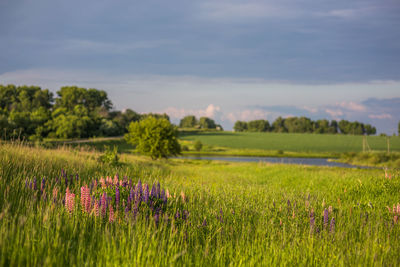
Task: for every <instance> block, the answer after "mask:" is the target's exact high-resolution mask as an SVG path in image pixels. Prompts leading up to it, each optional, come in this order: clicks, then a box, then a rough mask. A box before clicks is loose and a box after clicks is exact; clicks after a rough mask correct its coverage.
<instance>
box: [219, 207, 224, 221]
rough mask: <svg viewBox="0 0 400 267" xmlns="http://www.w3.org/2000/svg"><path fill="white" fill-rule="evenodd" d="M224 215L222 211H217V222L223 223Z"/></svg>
mask: <svg viewBox="0 0 400 267" xmlns="http://www.w3.org/2000/svg"><path fill="white" fill-rule="evenodd" d="M223 217H224V213H223V212H222V209H219V221H220V222H221V223H223V222H224V218H223Z"/></svg>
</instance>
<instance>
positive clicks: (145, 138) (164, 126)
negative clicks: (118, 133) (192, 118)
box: [125, 116, 181, 159]
mask: <svg viewBox="0 0 400 267" xmlns="http://www.w3.org/2000/svg"><path fill="white" fill-rule="evenodd" d="M125 140H126V141H127V142H128V143H130V144H132V145H134V146H136V150H137V151H138V152H140V153H142V154H145V155H148V156H150V157H151V158H152V159H159V158H168V157H170V156H175V155H178V154H179V153H180V152H181V147H180V145H179V143H178V130H177V128H176V127H175V126H174V125H172V124H171V123H170V122H169V121H168V120H167V119H165V118H156V117H153V116H149V117H147V118H145V119H143V120H141V121H138V122H132V123H131V124H130V125H129V132H128V133H127V134H126V135H125Z"/></svg>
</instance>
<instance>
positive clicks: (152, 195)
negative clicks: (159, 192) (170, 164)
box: [150, 184, 156, 198]
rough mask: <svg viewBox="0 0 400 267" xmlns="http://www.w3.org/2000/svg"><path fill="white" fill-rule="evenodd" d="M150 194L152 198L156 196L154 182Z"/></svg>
mask: <svg viewBox="0 0 400 267" xmlns="http://www.w3.org/2000/svg"><path fill="white" fill-rule="evenodd" d="M150 196H151V197H152V198H155V197H156V186H155V185H154V184H153V186H152V187H151V192H150Z"/></svg>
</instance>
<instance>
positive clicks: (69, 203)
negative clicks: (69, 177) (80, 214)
mask: <svg viewBox="0 0 400 267" xmlns="http://www.w3.org/2000/svg"><path fill="white" fill-rule="evenodd" d="M74 207H75V194H72V193H70V191H69V189H68V188H67V190H66V192H65V208H66V209H67V210H68V211H69V213H72V212H73V211H74Z"/></svg>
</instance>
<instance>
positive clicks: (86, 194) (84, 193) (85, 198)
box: [81, 185, 91, 213]
mask: <svg viewBox="0 0 400 267" xmlns="http://www.w3.org/2000/svg"><path fill="white" fill-rule="evenodd" d="M90 201H91V199H90V190H89V188H88V187H87V185H85V186H82V187H81V207H82V212H87V213H89V212H90Z"/></svg>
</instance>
